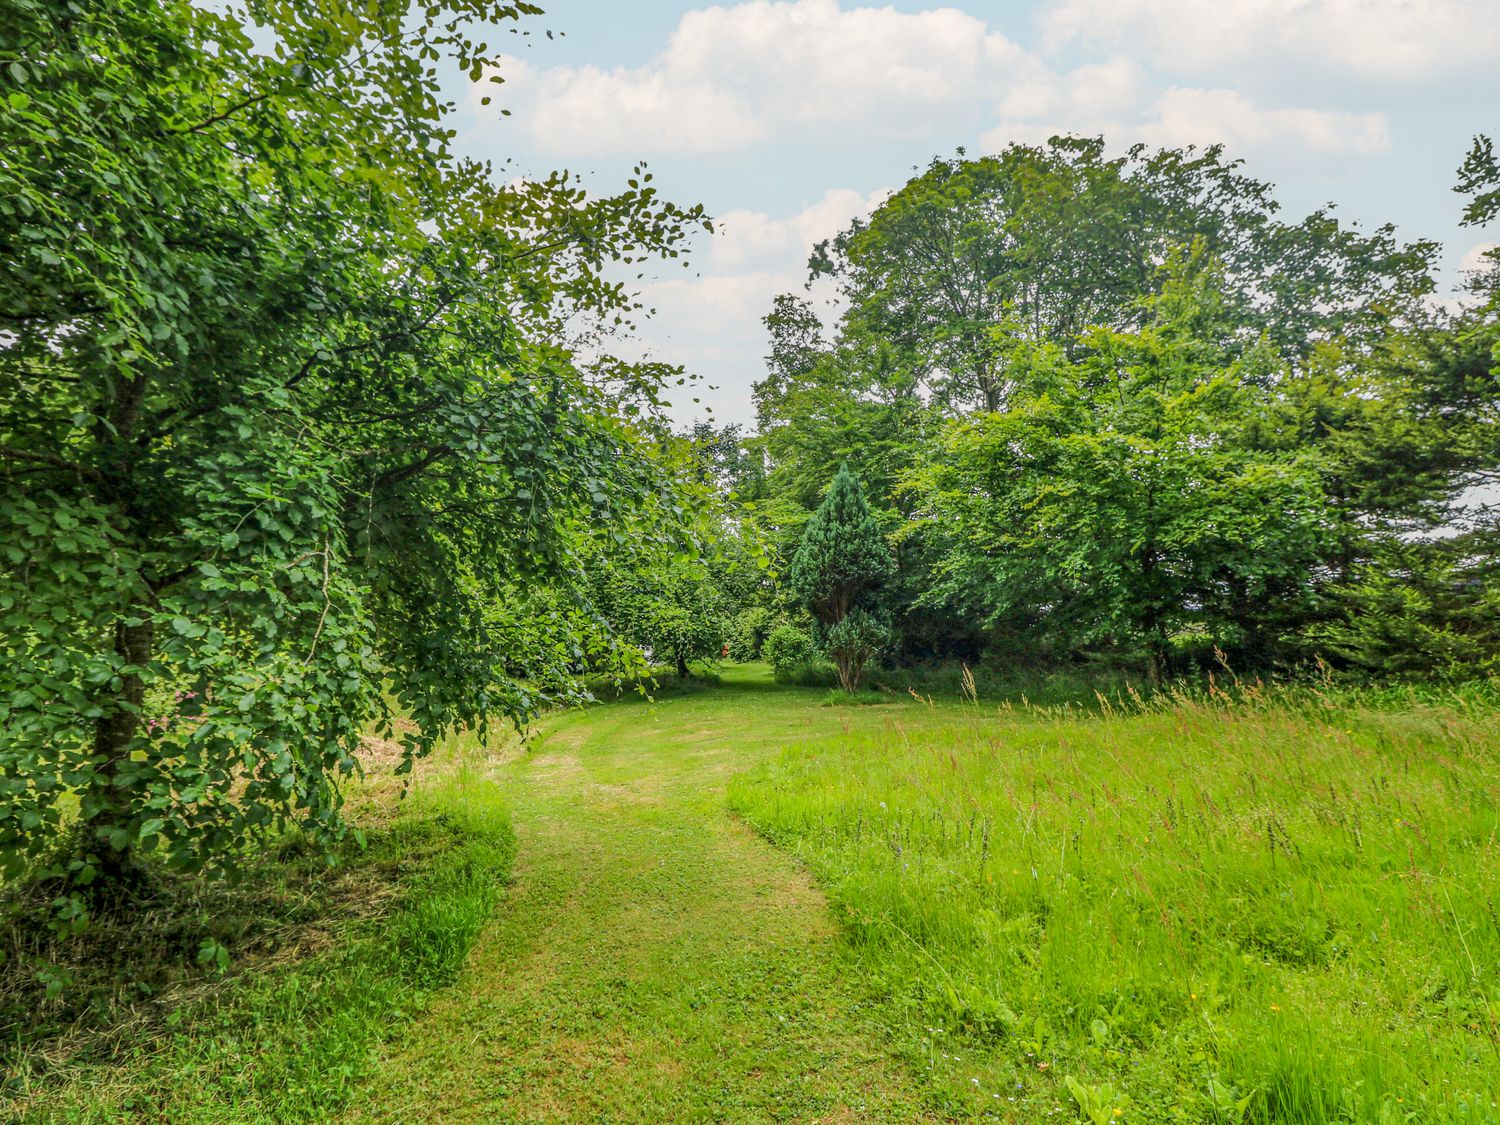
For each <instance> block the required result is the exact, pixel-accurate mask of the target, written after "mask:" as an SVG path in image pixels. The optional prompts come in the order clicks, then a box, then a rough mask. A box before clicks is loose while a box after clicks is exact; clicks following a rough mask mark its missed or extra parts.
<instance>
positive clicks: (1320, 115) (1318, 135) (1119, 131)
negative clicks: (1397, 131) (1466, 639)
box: [982, 62, 1391, 158]
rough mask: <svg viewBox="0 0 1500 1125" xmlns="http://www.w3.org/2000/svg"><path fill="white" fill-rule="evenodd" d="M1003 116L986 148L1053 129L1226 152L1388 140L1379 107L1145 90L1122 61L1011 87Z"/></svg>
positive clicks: (1382, 147)
mask: <svg viewBox="0 0 1500 1125" xmlns="http://www.w3.org/2000/svg"><path fill="white" fill-rule="evenodd" d="M1001 111H1002V114H1003V120H1002V122H1001V124H999V125H997V126H995V127H994V128H993V129H991V130H989V132H987V133H986V134H985V135H984V139H983V142H982V143H983V146H984V147H985V149H986V150H996V149H1000V148H1003V147H1004V146H1005V145H1006V144H1008V143H1009V142H1011V141H1029V142H1032V143H1039V142H1041V141H1043V140H1045V139H1046V138H1048V137H1050V136H1052V135H1054V134H1057V133H1077V134H1086V135H1096V134H1101V133H1102V134H1103V135H1104V136H1106V137H1108V138H1110V139H1111V140H1114V141H1117V142H1127V143H1128V142H1135V141H1140V142H1143V143H1145V144H1148V145H1156V146H1161V147H1169V148H1179V147H1182V146H1184V145H1199V146H1205V145H1210V144H1215V143H1222V144H1224V145H1225V146H1226V147H1227V148H1228V150H1229V152H1230V154H1231V155H1233V156H1246V155H1252V156H1253V155H1265V154H1269V153H1275V154H1278V155H1281V156H1283V157H1285V156H1288V155H1290V154H1291V153H1293V152H1296V153H1300V154H1301V155H1304V156H1305V155H1309V154H1310V155H1314V156H1318V157H1323V158H1327V157H1333V156H1346V155H1370V154H1374V153H1381V152H1386V151H1388V150H1389V149H1390V147H1391V135H1390V128H1389V126H1388V124H1387V122H1386V118H1385V116H1384V115H1383V114H1379V113H1343V112H1339V111H1335V110H1319V109H1301V108H1292V109H1281V108H1273V107H1266V106H1261V105H1258V104H1256V103H1255V102H1254V101H1252V100H1251V99H1249V98H1248V97H1246V96H1245V95H1244V94H1241V93H1239V92H1238V91H1235V90H1226V89H1204V88H1201V87H1188V86H1173V87H1171V88H1169V89H1167V90H1163V91H1160V92H1152V91H1150V90H1149V88H1148V86H1147V84H1146V82H1145V79H1144V77H1143V75H1142V74H1141V72H1140V71H1139V70H1137V69H1136V68H1135V67H1134V66H1132V65H1131V64H1129V63H1125V62H1115V63H1110V64H1107V65H1104V66H1085V67H1079V68H1078V69H1076V70H1074V71H1072V72H1070V73H1069V74H1067V75H1059V76H1054V77H1052V78H1049V79H1047V80H1045V81H1042V82H1038V83H1035V84H1033V85H1032V86H1030V87H1027V88H1024V89H1021V90H1018V91H1016V92H1015V93H1014V94H1012V95H1011V96H1010V97H1009V98H1007V99H1006V100H1005V102H1004V103H1002V105H1001Z"/></svg>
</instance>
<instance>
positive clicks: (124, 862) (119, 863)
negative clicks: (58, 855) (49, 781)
mask: <svg viewBox="0 0 1500 1125" xmlns="http://www.w3.org/2000/svg"><path fill="white" fill-rule="evenodd" d="M153 640H154V638H153V635H152V625H151V620H150V619H149V618H146V619H145V620H143V621H141V622H140V623H139V624H126V623H125V622H123V621H119V622H116V623H115V655H116V656H118V657H119V658H120V660H121V662H122V663H124V664H125V665H126V667H127V671H126V672H125V674H124V675H122V676H121V677H120V681H121V682H120V690H119V692H118V693H117V694H116V695H115V698H114V700H113V706H112V707H110V708H109V709H108V710H106V712H105V714H104V715H103V716H102V717H101V718H100V719H99V720H98V722H97V723H96V724H95V726H94V754H95V757H96V758H97V760H98V773H97V775H96V779H95V783H94V785H93V786H92V790H91V792H90V794H89V796H90V797H91V798H92V800H91V801H90V803H91V804H92V805H93V806H94V808H95V809H96V810H97V811H96V812H95V813H94V815H93V817H92V818H91V822H92V827H93V835H94V837H95V839H96V840H97V842H98V848H99V858H100V861H101V864H100V865H101V874H103V875H105V876H106V878H108V877H110V876H119V875H122V874H123V873H124V872H125V871H126V870H127V869H128V868H129V867H130V850H131V848H130V844H129V843H128V842H127V843H126V844H124V845H123V846H121V844H120V842H119V840H118V838H116V837H117V833H118V832H120V831H128V830H129V823H130V819H131V816H132V815H133V814H134V811H135V810H134V807H133V800H132V796H133V795H132V787H131V786H128V785H120V784H117V783H116V782H117V779H119V778H120V777H121V775H122V774H123V773H124V772H125V767H126V766H127V765H128V763H129V761H130V745H131V743H132V742H133V741H134V739H135V735H136V731H137V730H138V729H139V728H140V722H141V716H140V710H141V704H142V703H143V702H144V701H145V696H146V683H145V678H144V677H143V676H142V675H141V671H140V669H142V668H143V667H144V666H145V665H146V663H147V661H149V660H150V659H151V648H152V644H153Z"/></svg>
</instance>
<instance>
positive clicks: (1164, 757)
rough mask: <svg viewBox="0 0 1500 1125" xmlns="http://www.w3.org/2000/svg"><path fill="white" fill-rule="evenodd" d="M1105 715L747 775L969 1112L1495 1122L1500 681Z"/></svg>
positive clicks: (930, 725) (858, 728)
mask: <svg viewBox="0 0 1500 1125" xmlns="http://www.w3.org/2000/svg"><path fill="white" fill-rule="evenodd" d="M1096 707H1097V709H1096V710H1093V711H1090V712H1086V711H1084V710H1081V709H1079V708H1076V707H1072V708H1055V709H1052V710H1048V711H1044V710H1038V709H1025V708H1021V709H1016V708H1011V707H1004V708H999V709H996V708H992V707H984V706H982V705H957V704H945V703H938V704H936V705H934V706H932V707H930V708H928V707H903V708H901V709H900V710H899V711H895V710H894V709H893V710H892V713H891V714H890V715H887V716H886V717H885V721H884V723H883V724H882V725H881V726H880V727H879V728H878V729H872V728H871V726H870V725H869V724H862V725H849V724H845V725H844V729H843V730H842V731H839V732H833V733H829V734H816V733H812V732H809V734H808V735H807V736H806V737H805V738H802V739H800V740H799V741H798V742H797V743H796V744H795V745H793V746H791V747H789V748H788V749H787V750H786V751H785V752H784V753H783V754H782V755H781V756H780V757H779V758H778V759H776V760H774V761H773V762H772V763H770V764H769V765H767V766H765V767H762V768H759V769H756V770H752V771H751V772H749V773H747V774H744V775H741V776H740V777H738V778H736V779H735V780H734V781H733V782H732V783H731V787H730V803H731V806H732V807H733V808H734V809H735V810H736V811H737V812H738V813H739V814H740V815H742V816H743V817H744V818H746V819H747V820H748V821H749V822H750V823H751V824H752V825H754V826H755V827H756V828H757V829H758V830H760V831H761V832H762V833H764V834H765V835H766V836H768V837H769V838H770V839H771V840H773V841H774V842H776V843H778V844H780V845H782V846H784V847H786V848H788V849H790V850H792V851H793V852H794V853H795V854H796V855H798V856H799V857H800V858H802V859H803V860H804V861H805V862H806V863H807V864H808V865H809V867H810V868H811V870H812V871H813V873H814V874H815V875H816V876H817V877H818V878H819V880H820V881H821V882H822V883H823V885H824V886H825V888H826V889H827V891H828V893H829V895H830V897H831V898H832V899H833V901H834V903H835V905H836V906H837V907H838V908H839V909H840V910H841V911H842V914H843V917H844V920H845V925H846V932H847V934H848V938H849V943H850V947H851V951H852V954H853V956H854V957H855V958H856V959H857V961H858V963H859V965H860V966H861V968H862V969H863V971H864V972H865V973H866V974H867V975H868V977H869V979H871V980H873V981H875V982H877V984H878V985H879V987H880V988H881V989H882V990H883V991H884V992H885V993H886V994H887V995H888V996H889V997H891V998H892V1000H893V1001H894V1003H895V1004H897V1005H898V1006H899V1007H900V1008H903V1009H904V1010H905V1011H906V1012H907V1017H906V1018H907V1022H908V1027H909V1029H910V1034H911V1037H912V1039H913V1041H915V1042H918V1043H920V1044H921V1047H920V1051H919V1053H920V1054H921V1055H922V1056H923V1057H922V1058H921V1059H920V1060H919V1065H921V1066H923V1067H924V1068H925V1069H926V1070H927V1072H928V1073H929V1074H930V1075H931V1076H932V1079H933V1081H934V1083H935V1084H936V1086H937V1088H938V1089H939V1091H940V1093H941V1096H942V1097H943V1098H944V1101H945V1104H947V1105H948V1106H949V1107H950V1108H951V1109H954V1110H961V1111H964V1112H984V1113H986V1114H993V1115H994V1116H997V1117H1000V1118H1003V1119H1006V1120H1042V1119H1045V1118H1046V1117H1047V1116H1048V1115H1049V1114H1053V1115H1057V1114H1061V1115H1063V1116H1064V1118H1065V1119H1077V1118H1079V1117H1082V1118H1083V1119H1085V1120H1091V1121H1093V1122H1096V1123H1099V1125H1102V1123H1103V1122H1105V1121H1121V1120H1136V1121H1163V1122H1166V1121H1225V1122H1298V1123H1301V1122H1308V1123H1313V1122H1318V1123H1321V1122H1340V1121H1350V1122H1353V1121H1361V1122H1364V1121H1375V1122H1397V1121H1400V1122H1407V1121H1434V1122H1481V1121H1485V1122H1493V1121H1495V1120H1497V1119H1500V1107H1497V1103H1500V1023H1497V1016H1500V916H1497V913H1496V909H1497V903H1500V705H1497V702H1496V697H1495V695H1494V693H1493V692H1492V691H1489V690H1481V691H1478V692H1474V693H1470V694H1468V695H1464V694H1461V693H1449V694H1446V695H1442V694H1438V695H1434V694H1431V693H1429V695H1428V696H1427V697H1426V698H1422V699H1418V698H1412V697H1402V696H1401V695H1399V694H1396V695H1391V696H1388V697H1384V698H1375V697H1365V698H1363V699H1361V698H1358V697H1351V696H1339V695H1336V694H1331V693H1321V694H1320V693H1317V692H1314V691H1311V690H1307V691H1300V692H1287V693H1280V694H1272V695H1268V694H1265V693H1251V694H1250V695H1249V696H1248V697H1244V698H1240V699H1238V700H1230V699H1227V698H1226V697H1223V696H1222V695H1216V696H1214V697H1212V698H1207V699H1193V698H1189V697H1186V696H1178V697H1177V698H1175V699H1163V700H1159V701H1156V702H1146V703H1142V704H1140V705H1133V706H1132V708H1131V710H1130V713H1124V712H1122V711H1120V710H1119V709H1118V708H1115V707H1113V706H1111V705H1109V704H1107V703H1099V702H1098V701H1096Z"/></svg>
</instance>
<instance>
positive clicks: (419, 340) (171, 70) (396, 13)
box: [0, 0, 702, 882]
mask: <svg viewBox="0 0 1500 1125" xmlns="http://www.w3.org/2000/svg"><path fill="white" fill-rule="evenodd" d="M534 11H536V9H535V8H534V7H533V6H532V5H530V4H526V3H513V4H511V3H494V2H490V0H452V2H450V3H445V4H440V5H432V6H429V7H425V8H418V9H415V10H413V9H411V8H410V7H409V6H408V5H407V4H405V3H375V4H369V5H363V6H360V7H359V8H357V9H350V8H349V7H348V6H347V5H344V4H342V3H337V2H334V0H326V2H324V0H313V2H308V3H299V4H294V5H288V4H280V3H263V2H260V0H255V2H253V3H251V4H250V5H249V6H248V10H247V11H245V12H232V11H227V10H221V9H218V8H202V7H198V6H195V5H192V4H190V3H187V2H185V0H111V2H108V3H98V4H93V3H91V4H75V3H72V2H70V0H0V57H4V58H6V59H9V60H12V61H10V62H9V63H8V64H7V66H8V80H7V89H8V91H9V92H8V95H7V107H6V111H5V113H4V114H3V115H0V151H3V152H4V154H5V157H4V160H3V162H0V250H3V254H4V257H5V259H6V261H7V263H8V268H7V269H6V270H5V271H4V273H3V275H0V327H3V329H4V331H3V333H0V474H3V485H4V487H3V495H0V545H3V546H0V552H3V571H0V730H3V734H0V864H3V867H4V868H5V869H6V870H7V871H11V872H14V871H16V870H17V869H18V868H19V867H20V866H21V865H23V864H24V863H25V862H26V860H27V857H28V856H34V855H36V854H37V853H38V852H39V851H40V850H42V849H44V848H46V847H47V846H48V844H49V843H50V841H51V840H53V839H54V838H55V837H56V836H57V834H58V833H59V831H60V830H61V829H62V828H63V827H64V826H65V824H66V823H67V822H68V821H69V820H70V819H73V820H76V822H77V823H78V824H80V825H81V826H82V828H83V832H82V837H83V838H82V841H81V843H82V847H81V848H80V849H78V850H77V851H76V853H75V858H74V860H73V866H72V873H73V876H74V877H75V879H77V880H78V881H80V882H88V881H89V880H90V879H91V878H92V877H93V876H94V875H96V874H97V873H98V872H99V871H101V870H109V871H111V872H119V871H123V870H125V869H127V868H128V867H129V866H130V861H131V857H132V855H133V853H134V852H136V851H137V850H139V849H143V848H156V849H158V850H159V851H160V852H162V853H163V854H165V855H166V856H167V857H168V858H169V859H170V860H171V861H172V862H174V863H176V864H178V865H181V866H196V865H201V864H204V863H209V862H212V861H215V860H223V859H224V858H226V857H227V856H229V855H232V854H233V853H234V851H235V849H236V848H238V847H239V846H240V845H241V844H242V843H243V842H244V841H246V840H247V839H249V838H251V837H253V836H255V835H257V834H259V833H261V832H262V831H263V830H265V829H266V828H268V827H272V826H276V825H282V824H287V823H296V824H298V825H300V826H302V827H303V828H304V829H306V830H307V831H308V832H309V833H310V834H312V835H314V836H319V835H321V836H324V837H331V836H334V835H336V834H337V833H338V831H339V830H340V820H339V814H338V808H339V788H340V779H341V778H343V777H345V776H347V775H349V774H350V773H351V772H352V771H353V770H354V769H355V768H356V761H355V757H354V751H355V749H356V747H357V744H358V740H359V738H360V736H361V734H362V733H363V732H364V731H365V730H366V729H367V728H368V726H369V724H370V723H371V722H372V721H377V720H381V719H387V720H388V719H389V717H390V714H391V710H392V708H393V707H394V708H396V709H399V711H400V712H401V713H403V714H404V716H406V717H407V718H409V719H410V722H409V723H407V724H403V727H402V734H401V737H402V739H403V742H404V745H405V748H406V752H407V755H408V763H409V761H410V756H412V755H416V754H420V753H422V752H424V751H425V750H426V749H427V748H429V747H430V746H431V745H432V744H433V741H434V740H435V739H436V738H437V737H438V736H439V735H441V734H442V733H443V732H444V731H446V730H448V729H451V728H452V727H453V726H454V725H455V724H459V723H476V724H482V723H484V721H485V720H486V719H487V718H488V717H491V716H509V717H511V718H515V719H520V718H523V717H524V716H526V715H527V714H528V713H529V712H530V710H531V709H532V708H533V706H534V703H535V696H534V694H533V693H534V690H535V689H536V688H537V686H538V685H543V686H545V685H547V684H549V683H557V682H559V681H560V680H561V679H563V678H565V677H566V676H567V675H568V674H569V673H570V672H571V671H572V670H574V669H576V668H578V667H581V666H582V665H583V664H584V663H586V662H587V661H589V660H590V659H592V658H595V657H598V656H599V655H600V653H601V652H607V651H608V650H609V648H610V645H611V643H612V641H611V638H612V631H611V630H610V629H609V628H608V627H607V623H601V622H599V621H598V619H597V615H596V614H592V613H591V612H590V611H589V610H588V603H587V599H586V598H583V597H581V596H580V597H575V596H573V595H574V591H575V590H581V589H583V588H584V587H585V586H586V585H587V574H586V573H585V568H584V560H585V559H587V558H589V557H592V556H594V555H596V554H597V553H599V552H600V551H602V550H606V549H607V550H608V551H610V552H611V553H612V556H613V557H614V559H615V560H616V565H620V566H624V565H627V563H628V559H629V558H631V557H633V556H635V555H642V556H648V557H655V555H657V554H659V553H661V552H662V551H664V550H673V551H677V550H689V549H690V546H691V545H690V543H689V540H690V538H691V536H690V535H689V534H688V532H687V530H686V528H685V526H684V521H683V520H682V519H681V518H679V517H680V513H681V511H682V510H683V505H682V503H681V502H680V500H681V497H680V495H679V491H680V487H686V482H684V481H683V479H682V478H681V477H680V476H679V474H677V473H676V472H675V471H674V470H671V469H670V468H669V466H668V464H667V461H666V460H664V458H663V457H662V456H661V454H660V452H659V451H660V449H661V448H663V443H664V442H665V440H666V437H665V434H664V432H663V431H662V427H661V424H660V423H659V422H658V421H657V420H656V418H657V406H658V404H659V399H658V386H659V383H660V381H661V378H662V377H663V375H664V372H662V371H660V370H658V369H656V368H653V367H650V366H639V367H633V366H629V365H626V364H623V363H620V362H617V361H613V360H609V359H607V358H605V359H598V360H594V361H591V362H590V363H589V364H588V365H587V366H584V365H581V364H580V361H579V360H578V359H577V358H576V357H575V356H574V355H573V354H572V353H570V352H569V351H568V350H567V348H566V347H564V346H563V343H562V341H564V340H565V339H568V338H571V337H570V336H569V334H568V333H567V332H565V331H564V328H565V326H567V327H569V328H570V330H571V331H573V332H576V331H577V330H578V329H579V328H580V327H583V328H585V329H588V328H590V326H595V327H603V328H608V327H610V326H611V325H613V324H615V323H618V322H620V321H622V320H627V319H628V318H629V317H630V316H631V315H632V313H633V311H634V310H635V308H636V305H635V302H634V299H633V298H632V296H631V295H630V293H629V292H627V291H626V290H625V289H623V288H622V287H620V286H619V285H618V284H617V283H616V282H615V281H613V280H611V275H610V272H609V271H610V268H611V267H612V265H613V264H614V263H616V262H619V261H630V260H638V259H641V258H643V257H651V256H655V255H665V256H671V257H676V256H677V255H678V253H679V247H680V244H681V242H682V240H683V239H684V238H685V237H687V236H688V235H689V234H690V233H691V231H692V230H693V229H694V228H697V227H699V226H701V225H702V216H701V214H700V212H699V211H697V210H683V209H680V208H678V207H676V206H675V205H673V204H670V203H667V202H665V201H663V200H662V199H660V198H659V197H658V196H657V194H656V190H655V188H654V187H652V186H650V184H649V182H648V181H649V179H650V177H649V176H647V175H644V174H643V175H640V176H638V177H637V179H634V180H632V181H631V184H630V186H629V187H628V189H627V190H625V191H623V192H621V193H620V194H618V195H615V196H612V197H608V198H590V197H588V196H586V195H585V193H584V192H583V191H582V189H581V188H579V187H578V186H577V184H576V182H575V181H573V180H571V179H569V178H567V177H564V176H561V175H554V176H551V177H549V178H546V179H542V180H521V181H515V182H511V183H509V184H506V185H503V186H501V185H500V184H499V183H498V179H497V177H496V176H494V175H493V172H492V170H491V169H490V168H489V167H488V166H486V165H482V164H476V163H472V162H469V161H464V160H460V159H458V158H456V157H455V156H454V155H453V153H452V151H451V148H450V142H451V138H452V134H451V132H450V131H449V129H448V128H447V126H446V124H445V123H444V118H445V113H446V109H447V107H446V106H445V105H443V104H442V103H441V102H440V101H439V100H438V78H439V65H440V64H441V65H443V66H454V65H456V66H457V67H459V68H461V69H462V70H464V71H466V72H468V73H469V74H470V75H471V77H473V78H475V79H478V78H479V77H480V76H481V74H482V71H483V68H484V67H485V66H486V65H487V63H488V60H489V58H490V53H489V51H488V48H487V47H486V46H485V45H484V44H482V43H479V42H476V41H474V39H473V38H471V37H470V35H469V34H468V32H466V30H465V29H466V28H468V27H471V26H480V25H483V24H485V23H504V22H506V21H512V20H515V19H516V18H518V17H520V16H522V15H524V14H527V13H530V12H534ZM580 607H582V608H580ZM74 809H76V816H75V815H74V813H73V811H72V810H74Z"/></svg>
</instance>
